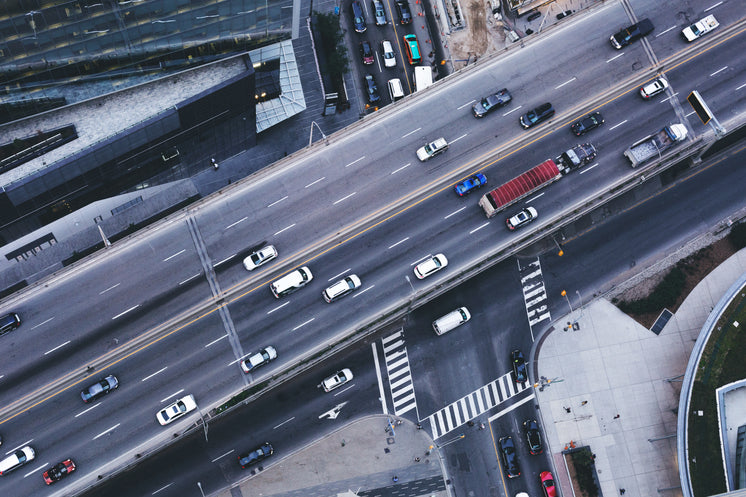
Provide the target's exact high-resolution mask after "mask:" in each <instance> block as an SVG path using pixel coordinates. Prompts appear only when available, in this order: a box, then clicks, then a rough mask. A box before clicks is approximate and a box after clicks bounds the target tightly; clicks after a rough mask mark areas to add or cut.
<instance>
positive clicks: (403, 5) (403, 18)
mask: <svg viewBox="0 0 746 497" xmlns="http://www.w3.org/2000/svg"><path fill="white" fill-rule="evenodd" d="M396 13H397V14H398V15H399V24H409V23H411V22H412V11H411V10H409V4H408V3H407V0H399V1H398V2H396Z"/></svg>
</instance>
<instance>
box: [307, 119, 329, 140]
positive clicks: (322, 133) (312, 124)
mask: <svg viewBox="0 0 746 497" xmlns="http://www.w3.org/2000/svg"><path fill="white" fill-rule="evenodd" d="M314 126H316V129H318V130H319V133H321V137H322V138H323V139H324V141H325V142H326V144H327V145H329V140H327V139H326V135H325V134H324V132H323V131H321V128H320V127H319V125H318V124H316V121H311V132H310V133H309V135H308V145H309V146H310V145H311V143H312V142H313V127H314Z"/></svg>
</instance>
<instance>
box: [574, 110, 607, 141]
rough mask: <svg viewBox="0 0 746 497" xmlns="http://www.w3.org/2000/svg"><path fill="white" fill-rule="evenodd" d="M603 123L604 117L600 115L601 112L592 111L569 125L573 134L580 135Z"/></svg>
mask: <svg viewBox="0 0 746 497" xmlns="http://www.w3.org/2000/svg"><path fill="white" fill-rule="evenodd" d="M603 123H604V118H603V117H602V116H601V113H600V112H594V113H593V114H588V115H587V116H585V117H584V118H583V119H581V120H580V121H578V122H576V123H575V124H573V125H572V126H570V129H571V130H572V132H573V133H574V134H575V136H580V135H584V134H586V133H587V132H589V131H590V130H592V129H596V128H598V127H599V126H601V125H602V124H603Z"/></svg>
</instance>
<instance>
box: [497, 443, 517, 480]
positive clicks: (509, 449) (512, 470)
mask: <svg viewBox="0 0 746 497" xmlns="http://www.w3.org/2000/svg"><path fill="white" fill-rule="evenodd" d="M497 445H498V446H499V447H500V459H501V460H502V463H503V469H504V470H505V476H507V477H508V478H517V477H519V476H521V470H520V469H519V468H518V455H517V454H516V452H515V445H514V444H513V439H512V438H510V437H502V438H500V440H498V441H497Z"/></svg>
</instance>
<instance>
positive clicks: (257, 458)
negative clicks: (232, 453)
mask: <svg viewBox="0 0 746 497" xmlns="http://www.w3.org/2000/svg"><path fill="white" fill-rule="evenodd" d="M274 453H275V449H274V448H273V447H272V444H271V443H269V442H264V443H263V444H262V445H260V446H259V447H257V448H256V449H254V450H252V451H251V452H249V453H247V454H242V455H240V456H238V464H240V465H241V467H242V468H244V469H246V468H247V467H249V466H252V465H254V464H256V463H258V462H261V461H263V460H265V459H266V458H268V457H269V456H271V455H272V454H274Z"/></svg>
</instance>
